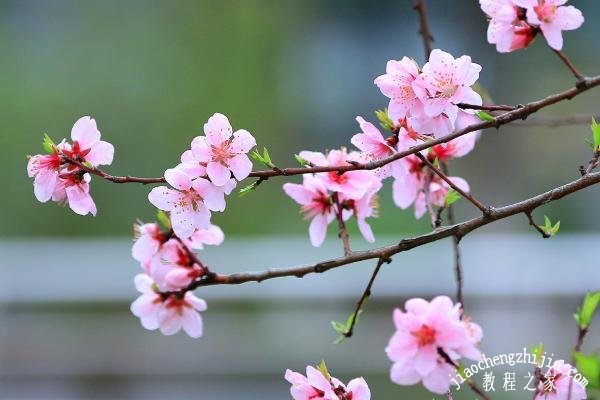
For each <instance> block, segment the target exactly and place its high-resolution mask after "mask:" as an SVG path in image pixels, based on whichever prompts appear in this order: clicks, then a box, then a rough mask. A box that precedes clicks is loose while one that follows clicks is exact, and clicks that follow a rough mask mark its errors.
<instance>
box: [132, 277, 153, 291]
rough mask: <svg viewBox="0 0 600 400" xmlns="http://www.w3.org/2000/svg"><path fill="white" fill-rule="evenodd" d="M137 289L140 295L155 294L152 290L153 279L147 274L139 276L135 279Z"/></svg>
mask: <svg viewBox="0 0 600 400" xmlns="http://www.w3.org/2000/svg"><path fill="white" fill-rule="evenodd" d="M133 282H134V284H135V288H136V290H137V291H138V292H140V293H145V294H147V293H154V290H153V289H152V284H153V283H154V282H152V279H151V278H150V277H149V276H148V275H146V274H137V275H136V276H135V278H134V279H133Z"/></svg>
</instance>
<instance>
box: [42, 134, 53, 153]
mask: <svg viewBox="0 0 600 400" xmlns="http://www.w3.org/2000/svg"><path fill="white" fill-rule="evenodd" d="M42 148H43V149H44V151H45V152H46V153H49V154H51V153H54V149H56V144H55V143H54V141H53V140H52V138H50V136H48V134H47V133H44V141H43V142H42Z"/></svg>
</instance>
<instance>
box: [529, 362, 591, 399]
mask: <svg viewBox="0 0 600 400" xmlns="http://www.w3.org/2000/svg"><path fill="white" fill-rule="evenodd" d="M578 373H579V372H578V371H577V369H575V368H574V367H573V366H571V365H570V364H567V363H565V362H564V361H563V360H556V361H555V362H554V364H552V367H550V368H549V369H548V371H546V373H545V374H544V377H545V379H546V381H544V382H540V384H539V387H538V389H539V393H538V395H537V396H536V397H535V400H567V399H571V400H583V399H585V398H587V394H586V392H585V388H584V387H582V386H581V385H580V384H579V383H578V382H577V381H576V380H574V379H573V377H574V376H575V375H577V374H578ZM569 387H571V396H569Z"/></svg>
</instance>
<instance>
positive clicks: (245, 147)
mask: <svg viewBox="0 0 600 400" xmlns="http://www.w3.org/2000/svg"><path fill="white" fill-rule="evenodd" d="M254 146H256V139H254V136H252V135H251V134H250V132H248V131H247V130H245V129H240V130H238V131H236V132H235V133H234V134H233V140H232V141H231V144H230V145H229V150H230V151H231V152H233V153H236V154H240V153H247V152H249V151H250V149H252V148H253V147H254Z"/></svg>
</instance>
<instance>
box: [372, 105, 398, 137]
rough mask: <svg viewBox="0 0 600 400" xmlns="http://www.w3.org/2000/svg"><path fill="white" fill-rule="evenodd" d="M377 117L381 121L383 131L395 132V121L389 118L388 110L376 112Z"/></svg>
mask: <svg viewBox="0 0 600 400" xmlns="http://www.w3.org/2000/svg"><path fill="white" fill-rule="evenodd" d="M375 115H376V116H377V119H378V120H379V125H381V127H382V128H383V129H387V130H389V131H392V132H393V131H394V128H395V126H394V121H392V119H391V118H390V117H389V116H388V111H387V108H386V109H385V110H377V111H375Z"/></svg>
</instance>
